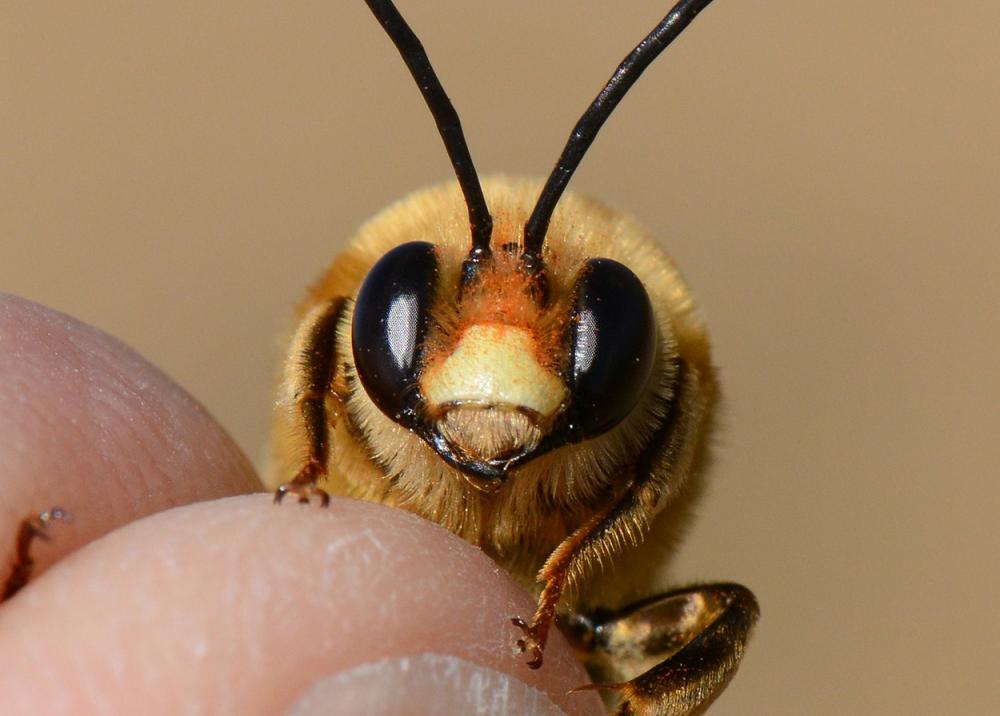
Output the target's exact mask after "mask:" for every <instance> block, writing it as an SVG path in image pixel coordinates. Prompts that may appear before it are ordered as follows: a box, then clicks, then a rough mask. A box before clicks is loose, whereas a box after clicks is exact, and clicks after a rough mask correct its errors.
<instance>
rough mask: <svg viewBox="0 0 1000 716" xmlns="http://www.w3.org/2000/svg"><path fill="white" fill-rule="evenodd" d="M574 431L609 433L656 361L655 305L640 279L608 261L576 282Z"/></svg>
mask: <svg viewBox="0 0 1000 716" xmlns="http://www.w3.org/2000/svg"><path fill="white" fill-rule="evenodd" d="M570 325H571V328H570V332H571V336H570V337H571V350H572V363H571V366H570V383H571V384H570V390H571V394H572V398H571V400H572V422H573V426H572V428H571V430H572V432H573V433H574V434H575V435H576V436H577V437H578V438H579V439H586V438H591V437H595V436H597V435H600V434H601V433H603V432H605V431H607V430H610V429H611V428H613V427H614V426H615V425H617V424H618V423H619V422H621V421H622V420H623V419H624V418H625V416H627V415H628V414H629V412H631V410H632V408H634V407H635V406H636V404H637V403H638V402H639V398H640V397H642V392H643V389H644V388H645V387H646V384H647V383H648V382H649V376H650V373H651V372H652V370H653V360H654V358H655V356H656V323H655V320H654V318H653V306H652V304H651V303H650V301H649V296H648V295H647V293H646V289H645V288H644V287H643V285H642V282H641V281H640V280H639V278H638V277H637V276H636V275H635V274H634V273H632V271H631V270H629V269H628V267H626V266H624V265H622V264H620V263H618V262H617V261H612V260H611V259H591V260H590V261H588V262H587V263H586V265H585V266H584V268H583V269H582V270H581V272H580V277H579V278H578V279H577V282H576V304H575V306H574V309H573V321H572V322H571V324H570Z"/></svg>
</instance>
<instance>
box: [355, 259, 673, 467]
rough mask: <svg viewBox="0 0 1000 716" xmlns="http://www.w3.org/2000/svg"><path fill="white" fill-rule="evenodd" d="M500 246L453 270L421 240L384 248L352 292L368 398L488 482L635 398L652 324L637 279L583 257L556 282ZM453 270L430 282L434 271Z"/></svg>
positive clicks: (647, 361) (582, 434)
mask: <svg viewBox="0 0 1000 716" xmlns="http://www.w3.org/2000/svg"><path fill="white" fill-rule="evenodd" d="M519 249H520V246H519V245H517V244H505V245H504V246H503V248H502V250H500V251H496V252H494V253H493V254H492V255H491V256H490V258H489V259H488V260H485V261H482V262H479V263H477V265H476V267H475V270H474V272H472V274H471V275H472V277H471V278H470V272H469V270H468V267H469V264H468V261H466V263H465V264H464V265H463V268H462V270H461V271H460V272H456V271H445V270H442V266H441V262H442V261H445V260H447V258H446V257H444V256H442V255H441V253H442V252H441V250H440V249H439V248H438V247H436V246H435V245H433V244H430V243H427V242H409V243H405V244H402V245H400V246H397V247H395V248H393V249H392V250H390V251H389V252H388V253H386V254H385V255H384V256H383V257H382V258H381V259H380V260H379V261H378V262H376V263H375V265H374V266H373V267H372V269H371V270H370V271H369V272H368V275H367V277H366V278H365V281H364V283H363V284H362V286H361V289H360V291H359V292H358V295H357V300H356V303H355V308H354V315H353V319H352V333H351V335H352V348H353V352H354V363H355V366H356V369H357V373H358V377H359V378H360V380H361V383H362V385H363V387H364V389H365V392H366V393H367V394H368V395H369V397H370V398H371V399H372V401H373V402H374V403H375V405H376V406H378V408H379V409H380V410H381V411H382V412H383V413H384V414H385V415H387V416H388V417H390V418H391V419H392V420H394V421H395V422H397V423H399V424H401V425H403V426H404V427H406V428H408V429H410V430H412V431H413V432H415V433H416V434H418V435H419V436H420V437H421V438H422V439H423V440H425V441H426V442H427V443H428V444H429V445H430V446H431V447H432V448H433V449H434V450H435V451H436V452H437V453H438V454H439V455H440V456H441V457H442V458H443V459H445V460H446V461H447V462H449V463H451V464H452V465H453V466H455V467H457V468H458V469H460V470H461V471H462V472H464V473H465V474H467V475H469V476H471V477H474V478H482V479H484V480H486V481H495V480H498V479H500V478H502V477H503V476H504V475H505V474H506V473H507V471H508V470H510V469H511V468H513V467H516V466H519V465H522V464H524V463H526V462H528V461H529V460H531V459H533V458H535V457H538V456H539V455H542V454H544V453H546V452H548V451H549V450H552V449H554V448H557V447H560V446H562V445H565V444H568V443H573V442H579V441H582V440H587V439H590V438H593V437H596V436H598V435H601V434H603V433H605V432H607V431H608V430H610V429H611V428H613V427H615V426H616V425H617V424H618V423H620V422H621V421H622V420H623V419H624V418H625V417H626V416H627V415H628V414H629V413H630V412H631V411H632V409H633V408H634V407H635V405H636V404H637V403H638V402H639V399H640V398H641V396H642V394H643V391H644V390H645V389H646V385H647V383H648V382H649V380H650V375H651V373H652V370H653V364H654V359H655V355H656V344H657V333H656V323H655V319H654V316H653V310H652V306H651V304H650V300H649V297H648V296H647V294H646V290H645V288H644V287H643V285H642V283H641V282H640V281H639V279H638V278H637V277H636V276H635V274H633V273H632V271H631V270H629V269H628V268H627V267H625V266H624V265H623V264H621V263H618V262H617V261H613V260H611V259H600V258H598V259H590V260H587V261H584V262H583V263H582V264H581V265H580V266H578V267H577V268H576V270H575V271H574V272H572V275H571V276H569V277H568V280H565V281H553V282H552V286H551V288H550V286H549V279H548V278H547V277H546V275H545V271H544V265H539V264H536V266H540V268H536V269H534V270H526V268H525V263H524V261H523V260H522V256H523V254H522V253H521V252H520V251H519ZM455 275H457V276H458V280H456V281H453V282H451V283H450V284H449V285H442V283H443V282H444V280H445V279H444V278H443V277H444V276H455Z"/></svg>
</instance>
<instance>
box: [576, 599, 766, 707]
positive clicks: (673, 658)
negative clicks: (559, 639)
mask: <svg viewBox="0 0 1000 716" xmlns="http://www.w3.org/2000/svg"><path fill="white" fill-rule="evenodd" d="M759 613H760V611H759V608H758V606H757V600H756V599H755V598H754V596H753V594H752V593H751V592H750V590H748V589H747V588H746V587H743V586H740V585H739V584H708V585H701V586H696V587H688V588H684V589H677V590H674V591H671V592H667V593H666V594H662V595H659V596H656V597H653V598H651V599H645V600H643V601H641V602H639V603H636V604H633V605H631V606H628V607H626V608H624V609H622V610H620V611H618V612H615V613H604V614H596V615H593V616H582V615H574V616H571V617H570V618H569V620H568V622H567V624H566V625H565V631H566V633H567V636H569V638H570V640H571V641H572V642H574V643H575V645H576V647H577V649H578V650H579V651H580V652H581V653H582V655H583V661H584V663H585V664H586V665H587V669H588V671H589V672H590V673H591V675H592V676H593V677H594V678H595V680H597V681H606V682H608V683H596V684H589V685H587V686H583V687H580V689H581V690H582V689H601V690H609V691H613V692H615V693H616V694H617V696H618V699H619V700H618V709H617V711H616V712H615V713H616V714H617V716H683V715H684V714H691V713H696V712H698V713H700V712H701V710H703V709H704V708H706V707H707V706H708V705H709V704H711V702H712V701H713V700H714V699H715V697H716V696H718V695H719V693H721V692H722V690H723V689H724V688H725V686H726V684H728V683H729V680H730V679H731V678H732V676H733V674H734V673H735V672H736V667H737V666H738V665H739V662H740V659H741V658H742V656H743V650H744V647H745V646H746V643H747V640H748V639H749V637H750V630H751V629H752V627H753V625H754V623H755V622H756V621H757V617H758V615H759Z"/></svg>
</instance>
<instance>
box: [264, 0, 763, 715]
mask: <svg viewBox="0 0 1000 716" xmlns="http://www.w3.org/2000/svg"><path fill="white" fill-rule="evenodd" d="M366 1H367V4H368V6H369V8H370V9H371V10H372V12H373V13H374V15H375V17H376V18H377V20H378V21H379V23H380V24H381V25H382V27H383V29H384V30H385V31H386V33H387V34H388V35H389V37H390V38H391V39H392V41H393V43H394V44H395V45H396V47H397V49H398V50H399V52H400V54H401V56H402V58H403V60H404V62H405V63H406V65H407V67H408V68H409V70H410V72H411V74H412V75H413V77H414V79H415V81H416V83H417V85H418V87H419V88H420V91H421V92H422V94H423V97H424V99H425V101H426V103H427V105H428V107H429V109H430V111H431V113H432V114H433V116H434V119H435V122H436V123H437V127H438V130H439V132H440V134H441V137H442V139H443V140H444V144H445V147H446V149H447V152H448V155H449V157H450V158H451V161H452V164H453V167H454V170H455V174H456V177H457V182H454V183H450V184H447V185H443V186H436V187H432V188H430V189H425V190H423V191H419V192H417V193H415V194H413V195H411V196H409V197H408V198H405V199H403V200H402V201H400V202H399V203H397V204H395V205H393V206H390V207H389V208H387V209H385V210H384V211H383V212H382V213H380V214H379V215H377V216H376V217H375V218H374V219H372V220H371V221H369V222H368V223H367V224H365V225H364V226H363V227H362V228H361V229H360V231H359V232H358V234H357V235H356V236H355V237H354V239H353V241H352V242H351V243H350V245H349V246H348V247H347V249H346V250H344V251H343V253H341V254H340V255H339V256H338V257H337V258H336V259H335V260H334V262H333V264H332V265H331V266H330V268H329V269H328V270H327V271H326V273H325V274H324V275H323V276H322V277H321V278H320V279H319V281H318V282H317V283H316V284H315V285H314V286H313V287H312V288H311V289H310V290H309V292H308V294H307V296H306V297H305V300H304V301H303V302H302V304H301V306H300V310H299V322H298V326H297V328H296V329H295V331H294V333H293V336H292V339H291V342H290V347H289V349H288V354H287V359H286V360H285V362H284V368H283V374H282V379H281V383H280V387H279V397H278V401H277V405H278V408H277V411H276V416H275V424H274V430H273V441H272V464H271V466H270V468H269V474H268V475H267V477H266V481H267V482H268V484H269V486H270V487H272V488H273V489H275V490H276V492H275V500H276V501H278V502H280V501H281V500H282V499H283V498H284V497H286V496H288V495H292V496H293V497H294V498H296V499H297V500H299V501H300V502H309V501H311V500H312V499H318V500H320V501H321V502H322V503H323V504H326V503H327V502H328V501H329V494H331V493H333V494H338V495H349V496H353V497H357V498H361V499H364V500H370V501H373V502H379V503H382V504H386V505H392V506H395V507H399V508H402V509H404V510H408V511H410V512H413V513H416V514H418V515H420V516H421V517H424V518H426V519H428V520H432V521H434V522H437V523H439V524H440V525H442V526H444V527H445V528H447V529H448V530H450V531H451V532H453V533H455V534H456V535H458V536H460V537H462V538H463V539H465V540H467V541H469V542H471V543H472V544H474V545H476V546H478V547H480V548H481V549H482V550H483V551H484V552H486V553H487V554H488V555H490V556H491V557H492V558H493V559H494V560H495V561H496V562H498V563H499V564H500V565H502V566H503V567H504V568H506V569H507V570H508V571H509V572H510V574H512V575H513V576H514V578H515V579H517V580H518V581H519V582H521V583H522V584H523V585H524V586H525V587H526V588H527V589H528V590H530V591H531V592H532V593H533V594H534V595H535V596H536V597H537V609H536V611H535V613H534V615H532V616H531V617H530V618H521V617H515V618H513V620H512V621H513V623H514V625H515V627H516V630H517V632H515V634H516V635H515V636H512V639H513V640H515V641H516V646H517V648H518V649H519V650H520V651H521V652H522V653H523V654H525V655H526V661H527V666H528V667H530V668H535V669H537V668H539V667H540V666H541V665H542V660H543V653H544V650H545V644H546V640H547V637H548V635H549V633H550V632H551V629H552V627H553V625H557V627H558V628H560V629H561V630H563V631H564V633H566V635H567V636H568V637H569V639H570V641H571V643H572V644H573V645H574V647H575V648H576V649H577V650H578V651H579V653H580V655H581V658H582V659H583V661H584V663H585V665H586V666H587V668H588V671H589V672H590V674H591V676H592V677H593V679H594V681H595V684H596V685H594V686H591V687H588V688H599V689H601V690H602V692H603V695H604V696H605V699H606V700H607V702H608V704H609V706H610V707H611V708H614V709H617V710H616V711H615V713H618V714H658V715H664V714H688V713H691V712H692V711H695V710H698V709H701V708H704V707H705V706H706V705H707V704H709V703H710V702H711V701H712V700H713V699H714V698H715V697H716V696H717V695H718V693H720V691H721V690H722V689H723V688H724V687H725V685H726V684H727V683H728V681H729V679H730V678H731V677H732V675H733V674H734V672H735V670H736V668H737V666H738V664H739V661H740V659H741V657H742V655H743V651H744V648H745V645H746V643H747V641H748V639H749V635H750V631H751V629H752V627H753V625H754V623H755V621H756V619H757V616H758V606H757V602H756V600H755V598H754V596H753V594H752V593H751V592H750V591H749V590H748V589H746V588H745V587H742V586H740V585H737V584H708V585H699V586H694V587H688V588H684V589H677V590H674V591H668V592H666V593H657V589H659V588H662V585H661V584H660V583H659V581H658V577H659V574H658V567H659V566H660V565H662V564H663V563H664V561H665V557H666V555H667V553H668V551H669V549H670V546H671V545H673V544H675V543H676V541H677V538H678V537H679V533H680V532H681V530H682V528H683V525H684V524H685V522H686V521H687V516H688V512H689V510H690V507H691V504H692V502H693V501H694V499H695V498H696V496H697V493H698V485H699V483H700V480H701V474H702V468H703V466H704V464H705V462H706V459H707V441H708V436H709V434H710V432H711V429H712V423H713V410H714V407H715V404H716V398H717V394H718V388H717V383H716V372H715V369H714V368H713V365H712V362H711V356H710V350H709V342H708V338H707V335H706V331H705V327H704V325H703V322H702V319H701V318H700V316H699V314H698V312H697V310H696V307H695V304H694V300H693V298H692V296H691V293H690V291H689V290H688V287H687V286H686V285H685V283H684V282H683V280H682V278H681V276H680V274H679V273H678V271H677V269H676V268H675V266H674V264H673V263H672V262H671V260H670V259H669V258H668V256H667V255H666V254H664V253H663V251H662V250H661V249H660V248H659V247H658V245H657V243H656V241H655V239H654V238H653V236H652V235H651V234H650V233H649V232H647V231H646V230H645V229H644V228H642V227H641V226H640V225H639V224H637V223H636V222H635V221H633V220H632V219H630V218H628V217H627V216H625V215H623V214H621V213H619V212H617V211H615V210H612V209H609V208H607V207H605V206H603V205H601V204H599V203H597V202H595V201H593V200H590V199H587V198H584V197H581V196H577V195H574V194H572V193H564V190H565V188H566V186H567V184H568V182H569V180H570V178H571V176H572V175H573V172H574V171H575V169H576V168H577V166H578V165H579V163H580V161H581V160H582V158H583V156H584V154H585V152H586V150H587V148H588V147H589V146H590V144H591V143H592V142H593V140H594V138H595V137H596V135H597V133H598V131H599V129H600V128H601V126H602V125H603V123H604V122H605V120H606V119H607V118H608V116H609V115H610V114H611V112H612V111H613V109H614V108H615V106H616V105H617V104H618V102H619V101H620V100H621V99H622V98H623V97H624V95H625V94H626V92H627V91H628V89H629V88H630V87H631V86H632V85H633V84H634V82H635V81H636V80H637V79H638V77H639V75H640V74H641V73H642V72H643V70H644V69H645V68H646V67H647V66H648V65H649V64H650V62H652V61H653V59H655V58H656V57H657V56H658V55H659V53H660V52H662V51H663V50H664V49H665V48H666V47H667V46H668V45H669V44H670V43H671V42H672V41H673V40H674V39H675V38H676V37H677V36H678V35H679V34H680V33H681V32H682V31H683V30H684V29H685V28H686V27H687V26H688V25H689V24H690V23H691V22H692V21H693V20H694V19H695V17H696V16H697V15H698V13H699V12H701V10H703V9H704V8H705V7H706V6H707V5H708V4H709V3H710V2H711V0H681V2H678V3H677V4H676V5H675V6H674V7H673V8H672V9H671V10H670V12H669V13H668V14H667V15H666V17H665V18H664V19H663V20H662V21H661V22H660V23H659V24H658V25H657V26H656V27H655V28H654V29H653V30H652V32H650V34H649V35H648V36H647V37H646V38H645V39H643V40H642V42H640V43H639V45H638V46H636V48H635V49H634V50H633V51H632V52H631V53H630V54H629V55H628V56H627V57H626V58H625V59H624V61H623V62H622V63H621V65H620V66H619V67H618V68H617V70H616V71H615V73H614V74H613V75H612V77H611V79H610V80H609V81H608V82H607V84H606V85H605V86H604V88H603V89H602V90H601V92H600V94H598V96H597V98H596V99H595V100H594V101H593V103H592V104H591V105H590V107H589V108H588V109H587V110H586V111H585V112H584V114H583V116H582V117H581V118H580V120H579V122H578V123H577V125H576V127H575V128H574V129H573V131H572V133H571V135H570V139H569V141H568V143H567V144H566V146H565V148H564V150H563V152H562V155H561V156H560V157H559V160H558V162H557V163H556V166H555V169H554V170H553V172H552V174H551V175H550V176H549V177H548V179H547V180H545V181H544V182H540V181H531V180H519V179H509V178H504V177H494V178H490V179H487V180H485V181H483V182H480V180H479V178H478V175H477V173H476V170H475V167H474V165H473V162H472V158H471V156H470V153H469V149H468V147H467V145H466V142H465V139H464V136H463V132H462V128H461V123H460V121H459V118H458V115H457V113H456V111H455V109H454V107H453V106H452V104H451V102H450V100H449V99H448V96H447V95H446V93H445V91H444V89H443V87H442V86H441V83H440V82H439V80H438V78H437V76H436V74H435V73H434V70H433V69H432V67H431V64H430V61H429V60H428V58H427V55H426V53H425V51H424V49H423V47H422V45H421V43H420V41H419V39H418V38H417V36H416V35H415V34H414V32H413V31H412V30H411V29H410V27H409V25H407V23H406V22H405V20H404V19H403V18H402V16H401V15H400V13H399V12H398V10H397V9H396V7H395V6H394V5H393V3H392V2H390V1H389V0H366Z"/></svg>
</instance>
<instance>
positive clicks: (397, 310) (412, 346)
mask: <svg viewBox="0 0 1000 716" xmlns="http://www.w3.org/2000/svg"><path fill="white" fill-rule="evenodd" d="M436 281H437V258H436V256H435V255H434V246H433V244H429V243H427V242H425V241H413V242H410V243H407V244H402V245H401V246H397V247H396V248H394V249H392V250H391V251H389V252H387V253H386V254H385V256H383V257H382V258H380V259H379V260H378V261H377V262H376V263H375V265H374V266H372V268H371V270H370V271H369V272H368V275H367V276H366V277H365V280H364V283H363V284H361V290H360V291H359V292H358V298H357V301H356V302H355V304H354V319H353V321H352V324H351V348H352V350H353V351H354V364H355V366H356V367H357V369H358V376H359V377H360V378H361V383H362V385H363V386H364V388H365V391H366V392H367V393H368V395H369V397H370V398H371V399H372V400H373V401H374V402H375V404H376V405H377V406H378V407H379V409H380V410H381V411H382V412H383V413H385V414H386V415H388V416H389V417H390V418H392V419H393V420H397V421H398V420H401V419H403V418H404V413H405V412H406V409H407V408H408V407H410V406H412V401H413V399H414V396H416V385H417V381H418V379H419V375H418V372H419V370H420V349H421V345H422V344H423V340H424V336H425V334H426V332H427V323H428V320H429V317H430V307H431V301H432V299H433V297H434V287H435V284H436Z"/></svg>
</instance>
